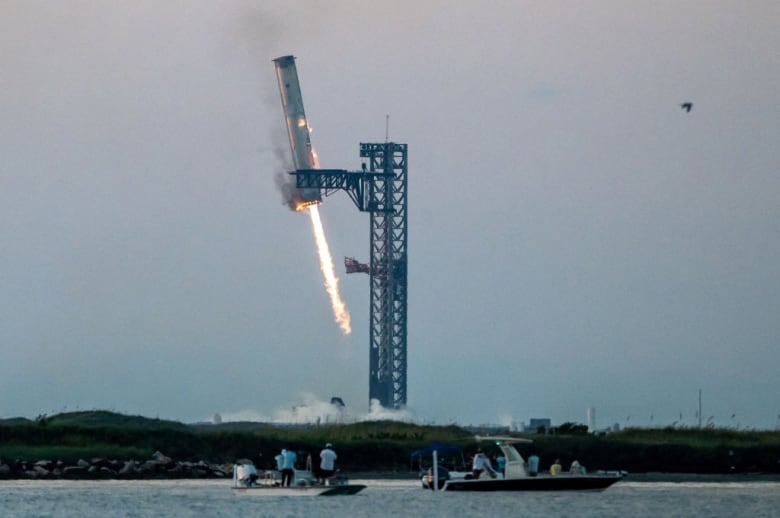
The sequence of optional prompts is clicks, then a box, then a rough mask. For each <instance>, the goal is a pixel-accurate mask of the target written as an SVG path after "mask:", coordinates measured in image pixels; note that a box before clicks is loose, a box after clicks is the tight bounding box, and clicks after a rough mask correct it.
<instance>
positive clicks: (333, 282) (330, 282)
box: [309, 204, 352, 335]
mask: <svg viewBox="0 0 780 518" xmlns="http://www.w3.org/2000/svg"><path fill="white" fill-rule="evenodd" d="M309 215H310V216H311V227H312V230H313V231H314V240H315V242H316V243H317V253H318V254H319V256H320V270H322V275H323V276H324V277H325V290H326V291H327V292H328V295H329V296H330V304H331V306H332V307H333V318H334V319H335V320H336V323H337V324H338V325H339V327H340V328H341V332H342V333H344V334H345V335H348V334H350V333H351V332H352V327H350V316H349V311H347V308H346V306H345V305H344V301H342V300H341V295H339V280H338V279H337V278H336V273H335V269H334V267H333V257H332V256H331V255H330V248H328V242H327V241H326V240H325V231H324V230H323V228H322V220H321V219H320V210H319V208H318V207H317V205H316V204H314V205H310V206H309Z"/></svg>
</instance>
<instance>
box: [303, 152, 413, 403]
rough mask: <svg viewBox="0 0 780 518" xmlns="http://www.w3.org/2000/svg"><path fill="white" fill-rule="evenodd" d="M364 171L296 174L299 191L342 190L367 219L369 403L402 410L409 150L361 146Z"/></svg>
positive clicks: (314, 170)
mask: <svg viewBox="0 0 780 518" xmlns="http://www.w3.org/2000/svg"><path fill="white" fill-rule="evenodd" d="M360 157H361V158H362V159H363V167H362V171H345V170H342V169H299V170H297V171H295V172H294V173H293V174H295V176H296V186H297V187H298V188H299V189H314V188H316V189H319V190H320V192H321V193H322V194H323V195H325V196H328V195H329V194H332V193H333V192H335V191H339V190H341V191H346V192H347V194H348V195H349V197H350V198H351V199H352V201H353V202H354V203H355V205H356V206H357V208H358V210H360V211H361V212H368V213H370V214H371V265H370V273H369V275H370V276H371V281H370V282H371V302H370V303H371V315H370V319H371V325H370V337H369V339H370V349H369V380H368V398H369V404H370V402H371V400H377V401H379V403H380V404H381V405H382V406H383V407H385V408H394V409H398V408H402V407H404V406H405V405H406V400H407V398H406V396H407V394H406V371H407V354H406V327H407V326H406V315H407V257H408V256H407V201H408V199H407V185H408V182H407V146H406V144H396V143H392V142H385V143H380V144H364V143H361V144H360Z"/></svg>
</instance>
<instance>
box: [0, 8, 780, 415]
mask: <svg viewBox="0 0 780 518" xmlns="http://www.w3.org/2000/svg"><path fill="white" fill-rule="evenodd" d="M779 22H780V3H778V2H776V1H774V0H768V1H761V0H751V1H750V2H740V1H726V0H706V1H679V0H675V1H659V0H653V1H632V2H625V1H622V0H611V1H609V0H603V1H591V2H577V1H560V2H549V1H543V0H528V1H518V0H515V1H480V2H475V1H474V2H472V1H465V2H461V1H459V2H444V1H423V2H411V1H400V2H382V3H379V2H377V3H376V5H372V2H365V1H357V0H354V1H334V2H301V1H298V2H290V1H286V2H248V1H238V0H231V1H222V2H206V1H168V2H157V1H134V2H98V3H96V2H91V1H63V2H44V1H36V2H28V1H21V0H18V1H16V0H11V1H5V2H3V3H2V4H0V70H1V71H2V72H1V73H0V352H1V353H2V362H0V417H11V416H18V415H23V416H28V417H34V416H36V415H37V414H39V413H54V412H60V411H63V410H75V409H76V408H79V409H92V408H97V409H113V410H116V411H120V412H125V413H132V414H142V415H147V416H159V417H161V418H170V419H177V420H183V421H195V420H202V419H209V418H210V417H211V416H212V415H213V414H214V413H215V412H219V413H221V414H222V415H223V416H225V417H227V418H257V419H260V418H284V415H283V413H282V411H284V410H286V409H289V408H290V407H292V406H293V405H296V404H300V403H303V402H305V401H308V402H310V403H312V402H316V401H322V400H329V399H330V397H331V396H332V395H339V396H341V397H342V398H343V399H344V400H345V402H346V403H347V405H348V407H349V409H350V411H351V412H352V413H353V414H355V415H358V414H361V413H365V411H366V410H367V398H368V300H369V286H368V278H367V276H365V275H351V276H349V277H347V276H345V275H344V273H343V266H340V267H339V277H340V286H341V289H342V295H343V297H344V299H345V302H346V304H347V307H348V308H349V310H350V312H351V314H352V326H353V330H354V331H353V334H352V335H351V336H349V337H343V336H341V334H340V331H339V329H338V326H337V325H336V324H335V323H334V322H333V320H332V314H331V310H330V305H329V301H328V297H327V295H326V293H325V290H324V288H323V285H322V279H321V274H320V272H319V267H318V263H317V259H316V253H315V249H314V241H313V238H312V235H311V230H310V227H309V222H308V218H307V217H306V216H303V215H300V214H295V213H292V212H290V211H289V210H288V209H287V208H285V207H284V206H283V205H282V202H281V197H280V195H279V193H278V192H277V191H276V189H275V187H274V181H273V177H274V174H276V173H277V172H278V171H280V170H281V169H282V165H281V163H280V161H279V160H278V158H277V156H276V154H275V150H278V149H280V148H282V149H285V151H286V149H287V148H286V146H287V143H286V140H285V134H284V129H283V124H284V121H283V117H282V111H281V107H280V103H279V94H278V91H277V87H276V83H275V81H276V80H275V76H274V69H273V64H272V61H271V60H272V59H273V58H275V57H278V56H280V55H285V54H294V55H295V56H297V57H298V60H297V64H298V71H299V75H300V78H301V85H302V89H303V96H304V102H305V105H306V111H307V115H308V118H309V120H310V122H311V125H312V127H313V134H312V140H313V143H314V145H315V147H316V148H317V150H318V153H319V156H320V159H321V161H322V165H323V166H324V167H338V168H349V169H353V168H354V169H357V168H359V166H360V161H359V157H358V144H359V142H361V141H362V142H372V141H382V140H384V136H385V115H386V114H390V117H391V119H390V137H391V139H393V140H395V141H397V142H405V143H408V145H409V258H410V262H409V275H410V279H409V329H408V344H409V350H408V359H409V371H408V382H409V384H408V397H409V409H408V410H409V415H411V416H412V417H413V418H414V419H417V420H420V421H424V422H438V423H447V422H452V421H455V422H458V423H461V424H469V423H473V424H476V423H486V422H490V423H496V422H504V423H505V422H509V421H511V420H515V421H519V422H521V421H525V422H527V421H528V419H529V418H530V417H551V418H552V419H553V421H554V422H557V423H560V422H563V421H578V422H584V421H585V415H586V409H587V408H588V407H595V409H596V416H597V420H598V424H599V425H608V424H612V423H620V424H621V425H625V424H636V425H649V424H654V425H666V424H671V423H673V422H675V421H679V419H680V415H682V417H683V422H684V423H686V424H694V423H695V422H696V418H695V411H696V408H697V398H698V391H699V389H701V390H702V393H703V403H704V413H703V415H704V418H705V420H706V419H707V418H709V417H710V416H712V420H713V422H714V423H715V424H716V425H720V426H741V427H759V428H774V427H775V426H778V425H780V400H778V394H780V375H778V365H780V347H779V346H780V343H779V342H780V318H778V315H780V167H778V166H779V165H780V146H778V143H780V102H778V92H780V52H778V49H780V30H778V29H779V28H780V27H778V23H779ZM684 101H692V102H693V103H694V107H693V110H692V111H691V112H690V113H685V112H684V111H683V110H682V109H681V108H680V107H679V104H680V103H681V102H684ZM322 217H323V220H324V223H325V227H326V232H327V236H328V239H329V242H330V246H331V250H332V252H333V255H334V258H335V260H336V262H337V264H339V265H341V261H342V259H343V257H344V256H345V255H348V256H355V257H357V258H358V259H360V260H364V261H365V260H367V259H368V255H369V222H368V217H367V215H366V214H362V213H359V212H358V211H357V210H356V209H355V208H354V207H353V206H352V205H351V202H350V201H349V199H348V198H347V197H346V196H345V195H343V194H341V195H335V196H333V197H331V198H328V199H327V200H326V201H325V203H324V205H323V207H322ZM312 404H313V403H312ZM651 416H652V419H653V421H652V423H651V421H650V420H651Z"/></svg>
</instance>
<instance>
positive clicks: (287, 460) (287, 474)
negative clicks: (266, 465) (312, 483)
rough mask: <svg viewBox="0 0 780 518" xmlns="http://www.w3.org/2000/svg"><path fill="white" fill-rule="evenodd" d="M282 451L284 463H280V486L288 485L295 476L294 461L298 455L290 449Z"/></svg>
mask: <svg viewBox="0 0 780 518" xmlns="http://www.w3.org/2000/svg"><path fill="white" fill-rule="evenodd" d="M282 451H283V452H284V464H283V465H282V487H290V484H292V481H293V477H294V476H295V471H294V470H295V461H296V460H298V456H297V455H295V452H294V451H292V450H282Z"/></svg>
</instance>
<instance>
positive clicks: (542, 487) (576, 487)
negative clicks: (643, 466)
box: [430, 436, 626, 491]
mask: <svg viewBox="0 0 780 518" xmlns="http://www.w3.org/2000/svg"><path fill="white" fill-rule="evenodd" d="M477 440H478V441H493V442H495V444H496V445H497V446H498V447H499V448H500V449H501V452H502V453H503V455H504V459H505V462H506V463H505V466H504V470H503V473H501V472H487V473H485V474H484V475H482V476H480V477H479V478H474V477H471V476H469V477H466V478H462V479H449V480H444V481H443V484H436V485H434V484H432V483H431V484H430V487H431V488H432V489H433V488H438V487H437V486H440V487H441V490H443V491H602V490H604V489H606V488H608V487H609V486H611V485H612V484H615V483H616V482H618V481H620V480H622V479H623V478H624V477H625V475H626V473H625V472H624V471H596V472H593V473H586V472H585V470H584V469H582V470H577V471H575V472H568V473H566V472H561V473H559V474H557V475H552V474H549V473H538V474H535V475H533V474H530V473H529V472H528V468H527V465H526V462H525V459H523V457H522V455H520V453H519V452H518V451H517V449H516V448H515V446H514V445H515V444H518V443H530V442H532V441H531V440H529V439H524V438H519V437H504V436H486V437H480V436H478V437H477ZM437 471H438V470H437ZM436 475H437V474H433V473H432V474H431V481H432V480H435V479H437V478H438V479H441V477H440V476H439V477H437V476H436Z"/></svg>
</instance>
